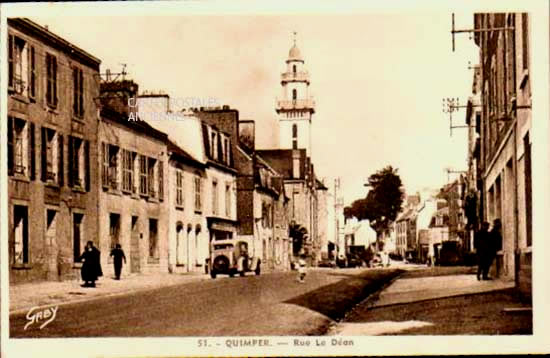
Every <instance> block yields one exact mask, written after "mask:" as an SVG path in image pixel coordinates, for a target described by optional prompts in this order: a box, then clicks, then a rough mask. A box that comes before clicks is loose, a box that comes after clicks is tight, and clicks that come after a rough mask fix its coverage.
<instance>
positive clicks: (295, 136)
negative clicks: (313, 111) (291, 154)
mask: <svg viewBox="0 0 550 358" xmlns="http://www.w3.org/2000/svg"><path fill="white" fill-rule="evenodd" d="M292 149H298V126H297V125H296V124H293V125H292Z"/></svg>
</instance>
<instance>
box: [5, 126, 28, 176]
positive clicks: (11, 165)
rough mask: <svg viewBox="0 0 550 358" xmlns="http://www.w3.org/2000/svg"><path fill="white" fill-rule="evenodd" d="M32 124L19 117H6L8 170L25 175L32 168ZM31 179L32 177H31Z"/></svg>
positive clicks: (11, 173)
mask: <svg viewBox="0 0 550 358" xmlns="http://www.w3.org/2000/svg"><path fill="white" fill-rule="evenodd" d="M33 159H34V125H33V124H32V123H31V124H30V125H29V124H27V122H26V121H24V120H22V119H19V118H11V117H10V118H8V172H9V174H10V175H13V174H18V175H23V176H26V177H31V176H32V170H33V169H34V165H33V164H34V160H33ZM31 179H33V178H32V177H31Z"/></svg>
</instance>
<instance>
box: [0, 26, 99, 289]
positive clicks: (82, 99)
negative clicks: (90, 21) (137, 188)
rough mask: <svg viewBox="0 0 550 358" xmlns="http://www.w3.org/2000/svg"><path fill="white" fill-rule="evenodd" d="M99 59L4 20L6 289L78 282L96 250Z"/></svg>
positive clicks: (47, 33)
mask: <svg viewBox="0 0 550 358" xmlns="http://www.w3.org/2000/svg"><path fill="white" fill-rule="evenodd" d="M99 65H100V60H99V59H97V58H96V57H94V56H92V55H90V54H89V53H87V52H85V51H84V50H82V49H80V48H78V47H77V46H75V45H73V44H71V43H69V42H67V41H66V40H64V39H62V38H61V37H59V36H57V35H55V34H53V33H52V32H50V31H48V30H47V29H46V28H43V27H41V26H39V25H38V24H36V23H34V22H32V21H30V20H28V19H24V18H12V19H8V81H7V83H8V91H7V97H8V99H7V106H8V109H7V113H8V120H7V137H8V148H7V149H8V150H7V161H8V220H9V224H8V228H9V229H8V248H9V254H8V257H9V268H10V283H14V284H17V283H21V282H30V281H40V280H61V279H67V278H73V277H75V276H76V275H80V267H79V256H80V254H81V253H82V252H81V251H82V249H83V248H84V244H85V242H86V241H88V240H92V241H95V242H96V244H97V238H98V231H97V220H98V218H97V213H98V210H97V205H98V188H99V183H98V180H99V176H98V161H97V158H98V154H97V144H98V141H97V125H98V120H97V106H96V103H95V101H94V99H95V98H97V97H98V95H99V83H98V78H99Z"/></svg>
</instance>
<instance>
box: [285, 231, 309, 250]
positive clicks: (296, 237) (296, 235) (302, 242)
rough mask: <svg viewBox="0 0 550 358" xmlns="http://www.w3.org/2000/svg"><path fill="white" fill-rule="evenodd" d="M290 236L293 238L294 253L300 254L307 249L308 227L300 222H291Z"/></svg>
mask: <svg viewBox="0 0 550 358" xmlns="http://www.w3.org/2000/svg"><path fill="white" fill-rule="evenodd" d="M289 236H290V238H291V240H292V254H293V255H294V256H298V255H299V254H300V252H302V251H305V249H306V247H305V246H306V240H307V238H308V233H307V229H306V228H305V227H303V226H301V225H299V224H291V225H290V228H289Z"/></svg>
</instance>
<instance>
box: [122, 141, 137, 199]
mask: <svg viewBox="0 0 550 358" xmlns="http://www.w3.org/2000/svg"><path fill="white" fill-rule="evenodd" d="M133 157H134V153H132V152H131V151H129V150H126V149H124V150H122V191H124V192H127V193H132V192H134V158H133Z"/></svg>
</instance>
